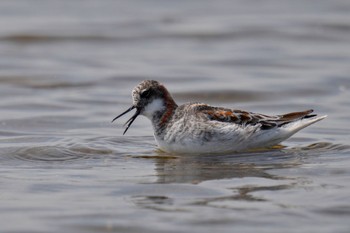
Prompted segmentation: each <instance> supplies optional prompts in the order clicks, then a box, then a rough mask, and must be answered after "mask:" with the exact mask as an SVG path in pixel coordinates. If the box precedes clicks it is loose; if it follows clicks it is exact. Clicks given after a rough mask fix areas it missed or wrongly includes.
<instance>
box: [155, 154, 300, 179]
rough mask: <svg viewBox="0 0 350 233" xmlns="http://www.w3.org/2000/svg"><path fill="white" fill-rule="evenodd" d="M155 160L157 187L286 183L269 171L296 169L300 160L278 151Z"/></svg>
mask: <svg viewBox="0 0 350 233" xmlns="http://www.w3.org/2000/svg"><path fill="white" fill-rule="evenodd" d="M160 155H161V156H159V157H155V165H156V172H157V176H158V180H157V182H158V183H192V184H197V183H200V182H203V181H207V180H220V179H230V178H244V177H261V178H267V179H274V180H276V179H285V178H284V177H279V176H276V175H272V174H270V173H269V172H268V170H270V169H281V168H289V167H294V166H298V165H299V164H300V157H299V156H298V155H296V154H291V153H288V152H286V151H284V150H280V149H271V150H267V151H259V152H249V153H241V154H228V155H184V156H168V155H166V154H160Z"/></svg>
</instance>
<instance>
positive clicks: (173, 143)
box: [112, 80, 327, 154]
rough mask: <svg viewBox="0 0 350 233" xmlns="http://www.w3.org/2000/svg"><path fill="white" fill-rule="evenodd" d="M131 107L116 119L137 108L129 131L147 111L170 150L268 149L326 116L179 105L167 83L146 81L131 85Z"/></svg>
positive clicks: (163, 144) (159, 139) (161, 143)
mask: <svg viewBox="0 0 350 233" xmlns="http://www.w3.org/2000/svg"><path fill="white" fill-rule="evenodd" d="M132 100H133V103H132V106H131V107H130V108H129V109H127V110H126V111H125V112H123V113H122V114H120V115H118V116H117V117H115V118H114V119H113V120H112V122H113V121H115V120H116V119H118V118H119V117H121V116H123V115H124V114H126V113H128V112H130V111H132V110H133V109H136V112H135V113H134V115H133V116H132V117H131V118H130V119H129V120H128V121H127V122H126V123H125V125H126V129H125V131H124V133H123V134H125V133H126V132H127V130H128V129H129V127H130V126H131V124H132V123H133V122H134V120H135V119H136V118H137V117H138V116H139V115H143V116H145V117H147V118H148V119H149V120H151V122H152V126H153V131H154V137H155V140H156V141H157V143H158V146H159V148H160V149H161V150H163V151H165V152H169V153H191V154H193V153H195V154H200V153H227V152H241V151H247V150H251V149H259V148H266V147H270V146H273V145H277V144H278V143H280V142H282V141H284V140H285V139H287V138H289V137H290V136H292V135H293V134H295V133H296V132H298V131H299V130H301V129H303V128H305V127H307V126H309V125H311V124H313V123H315V122H318V121H320V120H322V119H324V118H325V117H327V116H317V115H316V114H312V112H313V110H306V111H301V112H292V113H287V114H283V115H274V116H268V115H264V114H259V113H253V112H248V111H243V110H238V109H230V108H223V107H213V106H210V105H207V104H204V103H197V102H190V103H186V104H183V105H180V106H179V105H177V104H176V102H175V101H174V99H173V97H172V96H171V95H170V93H169V91H168V90H167V89H166V88H165V86H164V85H162V84H161V83H159V82H158V81H154V80H145V81H143V82H141V83H140V84H138V85H137V86H136V87H135V88H134V89H133V90H132Z"/></svg>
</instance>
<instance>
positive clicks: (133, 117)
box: [112, 106, 141, 135]
mask: <svg viewBox="0 0 350 233" xmlns="http://www.w3.org/2000/svg"><path fill="white" fill-rule="evenodd" d="M134 108H136V107H135V106H131V107H130V108H129V109H128V110H126V111H125V112H123V113H122V114H120V115H119V116H117V117H115V118H114V119H113V120H112V122H113V121H115V120H117V119H118V118H119V117H121V116H123V115H125V114H127V113H128V112H130V111H131V110H133V109H134ZM140 112H141V111H140V109H139V108H136V112H135V114H134V115H133V116H132V117H131V118H130V119H129V120H128V121H127V122H125V124H124V126H125V125H127V126H126V129H125V130H124V133H123V135H124V134H125V133H126V131H128V129H129V127H130V125H131V124H132V123H133V122H134V120H135V119H136V118H137V116H138V115H140Z"/></svg>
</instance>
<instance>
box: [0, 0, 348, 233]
mask: <svg viewBox="0 0 350 233" xmlns="http://www.w3.org/2000/svg"><path fill="white" fill-rule="evenodd" d="M349 13H350V3H349V1H347V0H336V1H325V0H324V1H322V0H319V1H301V0H300V1H280V0H278V1H277V0H276V1H274V0H267V1H239V0H236V1H156V0H153V1H39V0H37V1H35V0H33V1H20V0H12V1H1V2H0V19H1V20H0V24H1V26H0V54H1V56H0V97H1V101H0V187H1V189H0V229H1V232H11V233H20V232H62V231H66V232H213V231H218V232H257V231H259V232H269V233H270V232H344V233H345V232H348V231H349V229H350V223H349V221H348V219H349V216H350V205H349V203H350V171H349V166H350V157H349V152H350V143H349V139H350V138H349V133H350V131H349V130H350V125H349V122H348V119H349V116H350V108H349V107H350V94H349V93H350V92H349V89H350V77H349V73H350V66H349V61H350V47H349V43H350V14H349ZM150 78H152V79H156V80H159V81H161V82H163V83H164V84H165V85H166V86H167V87H168V89H169V90H170V91H171V92H172V93H173V95H174V97H175V99H176V100H177V102H178V103H180V104H181V103H184V102H187V101H191V100H196V101H202V102H206V103H209V104H213V105H219V106H226V107H236V108H241V109H245V110H249V111H254V112H262V113H267V114H279V113H285V112H289V111H298V110H305V109H309V108H313V109H315V110H316V112H317V113H319V114H328V115H329V117H328V118H327V119H325V120H323V121H321V122H319V123H317V124H315V125H313V126H311V127H309V128H307V129H305V130H303V131H301V132H300V133H298V134H297V135H295V136H294V137H292V138H291V139H289V140H287V141H286V142H284V143H283V144H282V146H280V147H276V148H275V149H271V150H266V151H261V152H253V153H240V154H229V155H203V156H187V155H186V156H185V155H178V156H173V155H168V154H165V153H161V152H159V151H157V149H156V145H155V142H154V139H153V137H152V132H151V131H152V129H151V125H150V123H149V122H148V120H147V119H145V118H142V117H139V118H138V119H137V120H136V121H135V123H134V124H133V126H132V127H131V128H130V129H129V131H128V133H127V135H125V136H122V132H123V130H124V129H123V127H122V123H123V122H124V121H126V120H127V117H123V118H122V119H121V120H118V121H117V123H114V124H111V123H110V121H111V120H112V119H113V118H114V117H115V116H116V115H117V114H119V113H121V112H122V111H123V110H125V109H126V108H128V107H129V106H130V104H131V98H130V91H131V89H132V88H133V87H134V86H135V85H137V84H138V83H139V82H140V81H142V80H144V79H150Z"/></svg>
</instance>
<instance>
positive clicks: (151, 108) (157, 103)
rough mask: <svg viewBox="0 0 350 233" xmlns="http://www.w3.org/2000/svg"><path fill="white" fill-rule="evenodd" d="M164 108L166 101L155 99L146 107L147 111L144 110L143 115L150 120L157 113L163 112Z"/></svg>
mask: <svg viewBox="0 0 350 233" xmlns="http://www.w3.org/2000/svg"><path fill="white" fill-rule="evenodd" d="M164 108H165V106H164V101H163V100H161V99H155V100H153V101H152V102H151V103H149V104H147V105H146V106H145V109H144V110H143V112H142V114H143V115H145V116H146V117H148V118H152V116H153V114H154V113H155V112H158V111H161V110H163V109H164Z"/></svg>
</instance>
